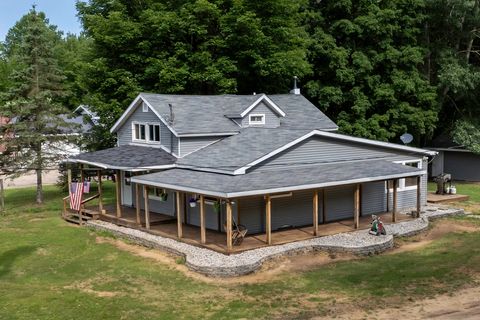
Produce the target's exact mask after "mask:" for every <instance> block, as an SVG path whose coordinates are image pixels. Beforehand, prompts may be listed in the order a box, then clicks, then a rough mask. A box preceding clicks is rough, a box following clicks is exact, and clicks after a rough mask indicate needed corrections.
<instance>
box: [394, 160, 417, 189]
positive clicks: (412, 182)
mask: <svg viewBox="0 0 480 320" xmlns="http://www.w3.org/2000/svg"><path fill="white" fill-rule="evenodd" d="M397 163H400V164H403V165H404V166H409V167H414V168H420V169H421V168H422V160H415V161H401V162H397ZM387 187H388V188H389V189H390V190H393V180H389V181H388V183H387ZM397 188H398V190H406V189H416V188H417V177H409V178H404V179H398V185H397Z"/></svg>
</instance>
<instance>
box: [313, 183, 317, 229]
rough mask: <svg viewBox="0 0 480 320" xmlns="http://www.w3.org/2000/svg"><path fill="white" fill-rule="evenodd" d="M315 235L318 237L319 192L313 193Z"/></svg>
mask: <svg viewBox="0 0 480 320" xmlns="http://www.w3.org/2000/svg"><path fill="white" fill-rule="evenodd" d="M313 235H314V236H317V235H318V190H315V191H313Z"/></svg>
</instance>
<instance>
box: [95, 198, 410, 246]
mask: <svg viewBox="0 0 480 320" xmlns="http://www.w3.org/2000/svg"><path fill="white" fill-rule="evenodd" d="M106 210H107V213H108V214H107V215H104V214H102V215H100V219H101V220H104V221H108V222H112V223H115V224H118V225H123V226H126V227H130V228H135V229H141V230H142V231H146V232H149V233H152V234H155V235H159V236H163V237H167V238H172V239H177V223H176V218H175V217H172V216H167V215H163V214H159V213H154V212H151V213H150V221H151V226H150V230H146V229H145V213H144V211H143V210H141V215H140V218H141V226H139V225H138V224H137V223H136V211H135V208H130V207H122V218H121V219H117V218H116V216H115V213H114V212H115V210H114V206H110V207H109V206H107V207H106ZM378 215H379V216H380V217H381V218H382V221H383V222H384V223H385V224H390V223H392V214H391V213H383V214H378ZM412 219H414V218H412V217H411V216H410V215H406V214H401V213H398V214H397V222H400V221H406V220H412ZM371 221H372V218H371V216H364V217H360V227H359V229H368V228H370V223H371ZM351 231H355V228H354V223H353V218H352V219H348V220H342V221H336V222H329V223H326V224H319V226H318V236H319V237H321V236H328V235H333V234H336V233H341V232H351ZM265 237H266V235H265V234H264V233H262V234H254V235H248V234H247V236H246V237H245V239H244V240H243V242H242V244H241V245H239V246H234V247H233V249H232V251H231V253H240V252H243V251H247V250H252V249H256V248H261V247H266V246H267V244H266V243H265ZM312 238H314V236H313V226H306V227H300V228H294V229H288V230H280V231H273V232H272V245H279V244H284V243H288V242H293V241H301V240H307V239H312ZM206 240H207V242H206V243H205V244H202V243H201V241H200V227H196V226H192V225H186V224H184V225H183V238H182V241H183V242H185V243H189V244H192V245H196V246H200V247H206V248H209V249H211V250H214V251H217V252H221V253H226V252H227V245H226V234H225V233H222V232H218V231H215V230H209V229H207V230H206Z"/></svg>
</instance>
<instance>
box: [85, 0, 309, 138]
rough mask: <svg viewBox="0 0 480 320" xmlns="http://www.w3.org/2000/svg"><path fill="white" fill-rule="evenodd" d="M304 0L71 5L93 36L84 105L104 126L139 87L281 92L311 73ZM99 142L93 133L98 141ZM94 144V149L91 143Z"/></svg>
mask: <svg viewBox="0 0 480 320" xmlns="http://www.w3.org/2000/svg"><path fill="white" fill-rule="evenodd" d="M305 5H306V0H301V1H291V0H264V1H257V0H244V1H225V0H210V1H208V0H184V1H167V0H145V1H138V0H137V1H126V0H113V1H111V0H92V1H89V2H88V3H86V2H79V3H78V5H77V8H78V11H79V16H80V18H81V20H82V23H83V26H84V29H85V33H86V34H87V35H88V36H89V37H91V38H92V39H93V47H92V52H93V58H92V59H91V63H90V64H89V65H88V66H86V69H85V71H86V73H85V74H86V76H85V77H84V79H85V80H86V87H87V90H88V92H89V94H88V100H87V103H88V104H89V105H91V106H93V107H94V108H96V111H97V113H98V114H99V116H100V117H101V119H102V120H101V121H102V124H101V125H102V127H101V128H103V130H100V131H99V134H101V136H102V140H103V141H105V140H106V141H114V140H113V139H111V140H108V139H105V137H109V136H110V134H109V132H108V129H109V128H110V127H111V126H112V125H113V123H114V122H115V121H116V119H118V117H119V116H120V115H121V113H122V112H123V111H124V110H125V108H126V107H127V106H128V105H129V103H130V102H131V101H132V99H133V98H134V97H135V96H136V95H137V94H138V93H139V92H141V91H153V92H158V93H182V94H221V93H243V94H251V93H253V92H266V93H278V92H288V89H289V88H290V87H291V79H292V77H293V76H294V75H297V76H299V77H302V76H305V75H307V74H310V73H311V68H310V64H309V63H308V61H307V45H308V34H307V33H306V32H305V28H304V27H303V26H302V24H301V23H302V15H303V13H302V10H303V9H304V6H305ZM99 140H100V139H99ZM94 147H99V146H98V145H96V146H94Z"/></svg>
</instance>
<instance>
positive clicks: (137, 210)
mask: <svg viewBox="0 0 480 320" xmlns="http://www.w3.org/2000/svg"><path fill="white" fill-rule="evenodd" d="M147 196H148V194H147ZM135 213H136V214H137V224H138V225H141V224H142V221H141V220H140V185H139V184H138V183H135Z"/></svg>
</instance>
